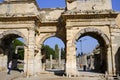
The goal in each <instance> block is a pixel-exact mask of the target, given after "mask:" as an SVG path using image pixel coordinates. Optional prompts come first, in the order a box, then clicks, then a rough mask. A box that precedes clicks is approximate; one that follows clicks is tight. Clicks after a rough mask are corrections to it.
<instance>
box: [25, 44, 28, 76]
mask: <svg viewBox="0 0 120 80" xmlns="http://www.w3.org/2000/svg"><path fill="white" fill-rule="evenodd" d="M27 72H28V47H27V46H24V74H25V75H27Z"/></svg>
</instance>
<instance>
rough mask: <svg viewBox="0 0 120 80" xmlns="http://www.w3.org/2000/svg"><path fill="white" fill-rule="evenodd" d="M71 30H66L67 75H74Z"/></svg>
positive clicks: (74, 60)
mask: <svg viewBox="0 0 120 80" xmlns="http://www.w3.org/2000/svg"><path fill="white" fill-rule="evenodd" d="M72 38H73V35H72V30H69V29H68V30H67V44H66V75H67V76H68V77H71V76H76V71H77V67H76V47H75V44H72Z"/></svg>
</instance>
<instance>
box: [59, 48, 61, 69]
mask: <svg viewBox="0 0 120 80" xmlns="http://www.w3.org/2000/svg"><path fill="white" fill-rule="evenodd" d="M60 67H61V49H59V68H60Z"/></svg>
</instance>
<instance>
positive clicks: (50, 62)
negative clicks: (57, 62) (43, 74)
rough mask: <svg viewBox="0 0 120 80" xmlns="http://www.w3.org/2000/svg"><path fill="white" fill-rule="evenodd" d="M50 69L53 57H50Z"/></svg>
mask: <svg viewBox="0 0 120 80" xmlns="http://www.w3.org/2000/svg"><path fill="white" fill-rule="evenodd" d="M50 69H52V55H50Z"/></svg>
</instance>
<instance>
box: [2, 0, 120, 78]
mask: <svg viewBox="0 0 120 80" xmlns="http://www.w3.org/2000/svg"><path fill="white" fill-rule="evenodd" d="M52 36H55V37H58V38H60V39H61V40H62V41H63V42H64V44H65V46H66V47H65V48H66V63H65V67H66V68H65V73H66V75H67V76H71V75H77V74H78V71H77V69H76V46H75V43H76V41H77V40H78V39H79V38H81V37H84V36H91V37H93V38H95V39H96V40H98V42H99V44H100V46H101V47H102V48H103V51H102V54H103V56H102V58H103V61H104V64H105V66H104V67H105V69H104V70H105V72H107V73H108V74H109V75H115V74H116V73H119V72H120V62H119V57H120V41H119V40H120V15H119V13H118V12H115V11H113V10H112V6H111V0H66V8H65V9H63V8H56V9H55V8H54V9H52V8H50V9H40V8H39V7H38V5H37V3H36V1H35V0H4V1H3V2H2V3H0V70H6V68H7V63H8V62H9V60H10V59H11V56H10V54H12V52H11V46H10V44H11V43H12V41H13V40H14V39H15V38H18V37H22V38H23V39H24V41H25V42H24V43H25V46H24V50H25V53H24V55H25V56H24V73H25V75H27V76H29V75H34V74H36V73H41V72H42V63H41V59H42V54H41V47H42V44H43V42H44V41H45V40H46V39H47V38H49V37H52Z"/></svg>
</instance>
